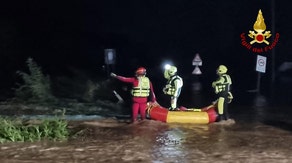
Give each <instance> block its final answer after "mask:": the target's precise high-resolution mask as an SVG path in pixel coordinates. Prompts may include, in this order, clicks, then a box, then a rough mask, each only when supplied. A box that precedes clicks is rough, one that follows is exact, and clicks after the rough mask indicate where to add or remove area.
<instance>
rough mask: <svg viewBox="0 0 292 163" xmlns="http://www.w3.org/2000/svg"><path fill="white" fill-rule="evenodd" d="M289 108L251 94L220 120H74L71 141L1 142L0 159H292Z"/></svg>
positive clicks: (7, 162)
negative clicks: (133, 122)
mask: <svg viewBox="0 0 292 163" xmlns="http://www.w3.org/2000/svg"><path fill="white" fill-rule="evenodd" d="M193 92H194V91H193ZM286 97H288V96H286ZM189 98H190V99H188V101H189V103H188V102H186V103H185V104H184V105H185V106H187V105H189V106H200V105H201V106H206V105H207V104H209V102H210V100H211V99H207V98H204V97H201V96H200V95H199V94H193V95H192V96H190V97H189ZM192 98H194V99H192ZM185 99H187V98H186V97H185ZM240 99H242V100H240ZM200 100H202V101H200ZM244 101H249V102H250V103H248V104H247V103H245V102H244ZM194 102H196V103H194ZM251 102H252V103H251ZM253 102H255V103H253ZM166 103H167V102H166ZM290 106H291V105H290V104H289V105H281V106H280V105H273V106H269V105H265V99H264V98H263V97H252V96H250V95H248V96H245V97H244V98H239V97H238V96H236V101H235V102H234V103H232V104H231V105H230V108H229V112H230V115H231V118H232V120H229V121H225V122H220V123H212V124H206V125H195V124H166V123H163V122H158V121H153V120H145V121H141V122H138V123H136V124H130V123H129V119H126V120H124V119H116V118H113V117H107V118H97V119H90V120H89V119H87V120H82V121H76V120H73V121H69V128H70V129H71V130H72V131H74V132H75V135H76V136H74V137H73V138H71V139H70V140H68V141H65V142H49V141H41V142H33V143H30V142H26V143H4V144H0V151H1V152H0V162H1V163H39V162H48V163H63V162H64V163H82V162H84V163H90V162H92V163H95V162H145V163H173V162H178V163H191V162H197V163H209V162H218V163H221V162H222V163H223V162H224V163H226V162H230V163H231V162H232V163H262V162H271V163H274V162H275V163H290V162H292V156H291V150H292V146H291V144H292V134H291V132H292V120H291V117H292V110H291V107H290Z"/></svg>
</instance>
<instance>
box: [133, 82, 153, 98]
mask: <svg viewBox="0 0 292 163" xmlns="http://www.w3.org/2000/svg"><path fill="white" fill-rule="evenodd" d="M138 81H139V82H138V85H137V86H134V87H133V88H132V92H131V93H132V95H133V96H135V97H148V96H149V94H150V81H149V78H147V77H138Z"/></svg>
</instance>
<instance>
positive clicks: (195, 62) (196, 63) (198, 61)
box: [193, 53, 203, 66]
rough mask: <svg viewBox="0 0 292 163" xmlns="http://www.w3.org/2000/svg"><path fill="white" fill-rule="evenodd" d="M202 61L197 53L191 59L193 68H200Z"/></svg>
mask: <svg viewBox="0 0 292 163" xmlns="http://www.w3.org/2000/svg"><path fill="white" fill-rule="evenodd" d="M202 63H203V62H202V59H201V57H200V56H199V53H197V54H196V55H195V57H194V59H193V66H202Z"/></svg>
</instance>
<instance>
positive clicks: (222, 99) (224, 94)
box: [212, 65, 233, 121]
mask: <svg viewBox="0 0 292 163" xmlns="http://www.w3.org/2000/svg"><path fill="white" fill-rule="evenodd" d="M227 70H228V69H227V67H226V66H225V65H220V66H219V67H218V68H217V70H216V73H217V75H218V79H217V80H216V81H214V82H212V87H213V88H214V90H215V94H216V95H217V101H216V102H215V103H216V105H217V109H218V114H219V117H218V120H217V121H222V120H228V119H229V114H228V104H229V103H231V101H232V99H233V95H232V93H231V92H230V86H231V84H232V81H231V78H230V76H229V75H228V74H227Z"/></svg>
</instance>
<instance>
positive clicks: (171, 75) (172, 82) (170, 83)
mask: <svg viewBox="0 0 292 163" xmlns="http://www.w3.org/2000/svg"><path fill="white" fill-rule="evenodd" d="M164 78H165V79H167V83H166V85H165V87H164V88H163V93H164V94H166V95H169V96H170V99H171V100H170V107H169V110H179V109H178V108H177V100H178V97H179V95H180V93H181V89H182V86H183V80H182V78H181V77H180V76H178V75H177V68H176V67H175V66H170V65H166V66H165V70H164Z"/></svg>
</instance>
